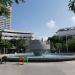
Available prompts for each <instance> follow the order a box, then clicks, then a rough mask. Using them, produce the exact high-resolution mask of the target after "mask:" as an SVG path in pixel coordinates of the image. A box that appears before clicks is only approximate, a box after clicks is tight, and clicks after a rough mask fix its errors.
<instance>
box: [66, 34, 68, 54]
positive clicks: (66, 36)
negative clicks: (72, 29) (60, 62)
mask: <svg viewBox="0 0 75 75" xmlns="http://www.w3.org/2000/svg"><path fill="white" fill-rule="evenodd" d="M67 37H68V36H67V35H66V50H67V53H68V41H67Z"/></svg>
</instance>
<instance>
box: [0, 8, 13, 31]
mask: <svg viewBox="0 0 75 75" xmlns="http://www.w3.org/2000/svg"><path fill="white" fill-rule="evenodd" d="M8 9H10V16H9V17H5V16H0V30H6V29H7V30H11V11H12V10H11V7H8Z"/></svg>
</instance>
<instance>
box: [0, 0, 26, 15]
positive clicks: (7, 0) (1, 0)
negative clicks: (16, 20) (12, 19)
mask: <svg viewBox="0 0 75 75" xmlns="http://www.w3.org/2000/svg"><path fill="white" fill-rule="evenodd" d="M14 2H16V3H17V4H19V3H20V2H25V0H0V16H9V15H10V9H9V8H8V6H10V7H11V6H12V4H13V3H14Z"/></svg>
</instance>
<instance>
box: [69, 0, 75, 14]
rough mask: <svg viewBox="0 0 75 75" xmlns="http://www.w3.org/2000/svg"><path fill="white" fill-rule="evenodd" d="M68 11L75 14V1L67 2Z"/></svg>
mask: <svg viewBox="0 0 75 75" xmlns="http://www.w3.org/2000/svg"><path fill="white" fill-rule="evenodd" d="M68 6H69V9H70V10H71V11H73V12H74V13H75V0H69V5H68Z"/></svg>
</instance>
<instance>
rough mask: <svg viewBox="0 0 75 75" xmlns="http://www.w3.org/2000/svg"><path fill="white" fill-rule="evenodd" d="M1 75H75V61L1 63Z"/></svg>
mask: <svg viewBox="0 0 75 75" xmlns="http://www.w3.org/2000/svg"><path fill="white" fill-rule="evenodd" d="M0 75H75V61H66V62H48V63H24V65H21V64H18V63H17V62H7V63H6V64H0Z"/></svg>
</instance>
